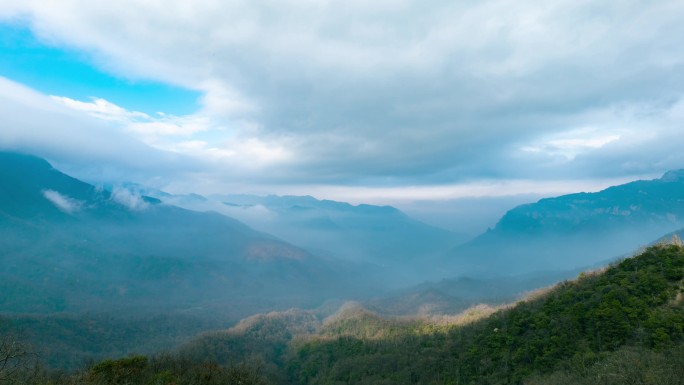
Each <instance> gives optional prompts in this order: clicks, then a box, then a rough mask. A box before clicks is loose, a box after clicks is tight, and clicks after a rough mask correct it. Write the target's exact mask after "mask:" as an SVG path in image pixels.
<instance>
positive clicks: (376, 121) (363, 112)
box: [0, 0, 684, 188]
mask: <svg viewBox="0 0 684 385" xmlns="http://www.w3.org/2000/svg"><path fill="white" fill-rule="evenodd" d="M11 3H16V2H11ZM0 15H4V17H5V18H12V17H14V18H16V17H21V18H22V20H26V21H27V22H28V23H30V25H31V28H32V30H33V31H34V32H35V33H36V34H37V35H38V36H40V37H41V38H42V39H43V40H44V41H45V42H47V43H49V44H52V45H55V46H58V47H68V48H72V49H77V50H81V51H83V52H87V53H88V54H89V57H92V58H93V59H92V60H93V63H94V64H95V65H97V66H99V67H100V68H101V69H103V70H105V71H108V72H109V73H113V74H115V75H118V76H121V77H124V78H129V79H151V80H156V81H161V82H165V83H170V84H174V85H178V86H182V87H186V88H190V89H194V90H199V91H201V92H202V93H203V95H204V96H203V97H202V99H201V102H202V108H201V109H200V110H199V111H197V113H196V114H193V115H190V116H181V117H179V116H173V115H172V111H166V112H167V113H169V115H159V116H149V115H144V114H143V115H140V114H139V113H136V112H131V111H122V110H121V109H119V108H117V107H116V106H113V105H111V103H108V102H106V101H104V100H100V99H93V100H91V101H86V102H79V101H74V100H67V99H64V98H62V99H58V100H60V101H62V102H63V103H65V104H68V105H70V106H71V107H72V108H77V109H81V110H82V111H84V112H87V113H89V114H91V115H93V116H96V117H98V118H100V119H103V120H110V121H112V120H113V121H116V122H119V124H122V125H123V126H124V127H126V130H128V131H127V132H128V133H130V134H131V135H134V136H135V137H137V138H138V139H140V140H143V141H144V142H145V143H147V144H150V145H152V146H154V147H156V148H158V149H162V150H169V151H172V152H175V153H179V154H187V155H190V156H192V157H194V158H198V159H202V160H203V161H204V162H205V163H204V164H203V166H206V167H207V168H206V169H205V170H204V171H202V172H199V171H198V173H197V174H196V177H200V176H201V177H202V178H205V182H203V183H206V184H214V185H217V186H218V185H219V184H220V183H222V181H223V183H224V186H226V187H224V188H227V186H229V185H230V183H237V181H239V182H240V183H252V184H255V185H258V184H261V185H265V184H269V185H271V186H278V185H283V186H285V185H290V184H301V185H331V186H340V185H342V186H369V187H378V188H384V187H401V186H409V185H426V186H434V185H445V186H450V185H454V184H465V185H467V183H471V182H473V181H477V180H492V179H494V180H496V179H510V180H540V179H549V178H550V179H554V180H562V179H576V180H583V179H587V178H594V177H616V178H619V177H628V176H635V175H643V174H654V173H660V172H662V171H663V170H664V169H665V168H677V167H682V164H683V163H682V161H684V159H682V157H681V156H679V155H677V154H679V153H680V151H677V150H676V149H677V148H681V147H682V146H683V145H684V136H682V135H677V133H678V132H681V124H680V123H679V122H680V121H681V119H678V118H675V117H679V118H681V115H682V110H684V109H683V108H682V107H681V106H682V100H683V99H682V97H683V96H684V49H683V48H684V47H683V45H684V43H683V42H682V40H681V38H680V36H682V35H684V24H682V23H681V18H682V16H683V15H684V3H682V2H681V1H651V2H640V1H637V2H609V3H608V2H599V1H579V2H578V1H571V0H561V1H554V2H552V3H545V4H540V3H539V2H536V1H517V2H511V1H507V0H489V1H481V2H452V1H432V2H429V3H425V2H420V1H417V0H399V1H379V2H375V1H374V2H361V1H346V2H337V1H329V0H310V1H308V0H307V1H279V2H253V1H240V0H236V1H230V2H221V1H211V0H206V1H196V2H193V3H192V4H191V5H188V2H186V1H181V0H169V1H165V2H164V3H163V4H161V3H160V2H140V1H134V0H122V1H119V2H116V4H107V5H106V6H104V5H102V4H101V3H98V2H92V1H85V0H63V1H60V2H44V1H38V0H35V1H33V0H27V1H25V2H22V5H21V6H19V5H16V4H10V3H7V4H4V3H0ZM0 17H2V16H0ZM677 114H679V115H677ZM665 150H667V151H665ZM668 151H673V152H668ZM611 168H612V171H611ZM195 185H197V184H195Z"/></svg>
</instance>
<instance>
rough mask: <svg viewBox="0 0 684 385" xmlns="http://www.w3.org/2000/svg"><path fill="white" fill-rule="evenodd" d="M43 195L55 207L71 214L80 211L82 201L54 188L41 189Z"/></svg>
mask: <svg viewBox="0 0 684 385" xmlns="http://www.w3.org/2000/svg"><path fill="white" fill-rule="evenodd" d="M43 196H44V197H45V199H47V200H49V201H50V202H51V203H52V204H53V205H55V207H57V208H58V209H60V210H61V211H63V212H65V213H67V214H73V213H76V212H78V211H81V209H82V208H83V202H82V201H79V200H77V199H73V198H70V197H68V196H66V195H64V194H61V193H59V192H57V191H55V190H43Z"/></svg>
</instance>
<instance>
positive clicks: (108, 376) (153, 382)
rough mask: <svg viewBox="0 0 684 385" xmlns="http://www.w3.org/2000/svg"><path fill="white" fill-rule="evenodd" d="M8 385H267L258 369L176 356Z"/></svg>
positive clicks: (25, 375) (105, 364) (29, 373)
mask: <svg viewBox="0 0 684 385" xmlns="http://www.w3.org/2000/svg"><path fill="white" fill-rule="evenodd" d="M0 383H3V384H4V383H7V384H22V385H24V384H41V385H57V384H60V385H76V384H79V385H180V384H183V385H238V384H239V385H266V383H267V382H266V381H265V380H264V378H263V376H262V375H261V374H260V371H259V369H258V368H257V367H254V366H250V365H246V364H238V365H232V366H222V365H218V364H216V363H213V362H207V361H193V360H190V359H187V358H184V357H181V356H177V355H160V356H155V357H152V358H148V357H146V356H139V355H138V356H131V357H126V358H121V359H117V360H105V361H102V362H99V363H97V364H95V365H93V366H92V367H90V368H89V369H87V370H84V371H77V372H73V373H60V372H54V371H47V370H42V369H34V370H26V371H23V372H18V373H16V374H15V375H14V376H13V377H12V378H9V379H7V381H6V382H2V381H0Z"/></svg>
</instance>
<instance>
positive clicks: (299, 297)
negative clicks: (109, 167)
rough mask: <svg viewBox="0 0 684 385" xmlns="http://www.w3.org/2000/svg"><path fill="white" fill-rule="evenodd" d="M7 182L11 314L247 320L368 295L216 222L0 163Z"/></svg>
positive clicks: (38, 163)
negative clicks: (196, 315)
mask: <svg viewBox="0 0 684 385" xmlns="http://www.w3.org/2000/svg"><path fill="white" fill-rule="evenodd" d="M0 181H2V182H1V184H0V251H1V252H0V291H2V293H3V296H2V299H0V306H2V309H3V311H6V312H7V311H16V312H36V311H37V312H53V311H101V310H106V311H116V310H117V309H128V310H132V311H133V310H135V311H142V312H152V311H155V310H159V309H161V308H170V309H186V308H190V307H192V308H194V309H196V310H198V311H202V310H204V311H206V312H213V311H216V309H220V311H221V312H223V313H228V315H229V317H228V318H232V319H239V318H242V317H244V316H246V315H249V314H253V313H254V312H256V311H264V310H270V309H272V308H280V307H284V306H285V307H287V306H293V305H309V304H311V303H312V301H313V303H315V302H316V301H320V300H322V299H324V298H326V296H328V295H330V296H333V295H337V294H340V293H344V294H349V293H350V292H351V291H354V290H363V286H362V285H360V286H359V288H358V289H357V288H355V287H354V284H355V283H356V281H354V280H353V279H347V278H342V277H344V276H345V275H346V274H347V273H348V272H349V271H350V269H352V267H351V266H350V265H348V264H340V263H337V262H336V261H334V260H330V259H322V258H319V257H316V256H314V255H312V254H311V253H309V252H307V251H305V250H303V249H301V248H298V247H295V246H293V245H291V244H289V243H286V242H284V241H281V240H279V239H278V238H276V237H274V236H271V235H268V234H265V233H262V232H258V231H255V230H253V229H251V228H250V227H248V226H246V225H245V224H243V223H241V222H239V221H237V220H235V219H232V218H229V217H227V216H224V215H221V214H218V213H212V212H194V211H190V210H186V209H182V208H179V207H175V206H170V205H166V204H162V203H161V201H160V200H158V199H156V198H150V197H146V196H141V195H137V194H135V193H133V192H131V191H129V190H126V189H113V191H109V190H106V189H101V188H97V187H95V186H92V185H89V184H87V183H84V182H82V181H79V180H77V179H75V178H72V177H70V176H68V175H65V174H63V173H61V172H60V171H58V170H56V169H54V168H53V167H52V166H51V165H50V164H49V163H48V162H47V161H45V160H43V159H40V158H36V157H33V156H29V155H23V154H17V153H9V152H2V153H0ZM350 274H351V273H350ZM354 276H359V275H358V274H357V275H354ZM347 289H349V290H348V291H345V290H347Z"/></svg>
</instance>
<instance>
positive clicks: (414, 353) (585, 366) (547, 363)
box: [23, 245, 684, 385]
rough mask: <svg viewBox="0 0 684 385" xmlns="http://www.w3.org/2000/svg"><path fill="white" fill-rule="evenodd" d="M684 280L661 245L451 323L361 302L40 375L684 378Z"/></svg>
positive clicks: (675, 254)
mask: <svg viewBox="0 0 684 385" xmlns="http://www.w3.org/2000/svg"><path fill="white" fill-rule="evenodd" d="M683 278H684V248H683V247H681V246H679V245H659V246H654V247H651V248H649V249H647V250H645V251H644V252H643V253H642V254H640V255H638V256H636V257H632V258H627V259H625V260H623V261H621V262H619V263H616V264H614V265H612V266H610V267H608V268H607V269H605V270H604V271H601V272H593V273H584V274H581V275H580V276H579V277H578V278H577V279H576V280H573V281H566V282H563V283H560V284H558V285H557V286H556V287H554V288H552V289H549V290H546V291H543V292H537V293H536V294H534V295H531V296H529V297H528V298H527V299H525V300H522V301H520V302H518V303H516V304H515V305H509V306H504V307H501V308H500V309H499V310H496V309H492V308H482V307H481V308H477V309H473V310H470V311H468V312H465V313H464V314H462V315H461V316H460V317H452V318H442V319H435V318H433V319H397V318H393V319H390V318H384V317H381V316H378V315H376V314H374V313H372V312H370V311H367V310H364V309H363V308H361V307H359V306H351V307H346V308H343V309H342V310H341V311H340V312H338V313H337V314H335V315H333V316H329V317H327V318H326V319H322V317H321V315H320V314H316V313H314V312H307V311H294V310H293V311H288V312H280V313H271V314H268V315H261V316H256V317H251V318H250V319H248V320H245V321H243V322H242V323H241V324H239V325H237V326H235V327H234V328H232V329H230V330H227V331H223V332H216V333H209V334H205V335H204V336H203V337H201V338H200V339H197V340H195V341H194V342H191V343H188V344H185V345H183V347H182V348H181V349H180V350H177V351H175V352H174V353H173V354H172V355H168V354H161V355H154V356H151V357H149V358H148V357H144V356H139V357H137V358H135V357H130V358H127V359H122V360H119V361H105V362H102V363H99V364H96V365H94V366H91V367H90V368H89V369H87V370H86V371H82V372H78V373H74V374H70V375H62V376H61V377H59V378H58V377H55V376H56V375H55V374H50V373H48V372H44V373H40V376H43V377H42V378H43V380H44V381H47V380H46V379H48V378H51V377H50V376H52V378H53V379H55V380H54V381H56V382H53V383H76V382H73V381H75V380H74V379H75V378H80V379H85V380H83V381H86V380H87V381H86V382H87V383H93V384H110V383H111V384H114V383H131V384H138V383H140V384H143V383H145V384H148V383H155V384H171V383H185V382H183V381H184V380H183V379H189V378H190V377H187V376H191V373H195V374H192V375H194V376H195V377H192V381H193V382H192V383H197V384H213V383H217V382H215V381H217V380H216V379H217V378H221V379H223V380H225V381H228V382H220V383H262V382H263V381H266V382H267V383H275V384H540V385H543V384H585V383H586V384H622V383H625V382H624V376H625V375H626V373H633V375H630V376H632V377H633V382H631V383H635V384H664V385H667V384H681V383H682V379H684V375H682V374H684V344H683V342H684V294H683V291H682V290H683V286H682V282H683ZM183 367H185V368H186V369H187V370H180V369H179V368H183ZM23 373H24V374H26V373H27V372H23ZM131 373H133V374H131ZM135 373H137V374H135ZM134 374H135V375H134ZM121 376H124V377H125V381H124V380H122V378H124V377H121ZM184 376H185V377H184ZM230 376H238V377H239V376H244V378H245V382H235V381H233V382H230V380H228V378H231V377H230ZM238 377H234V378H238ZM632 377H630V378H631V379H632ZM36 378H38V377H36ZM247 379H249V380H247ZM223 380H222V381H223ZM70 381H71V382H70ZM121 381H124V382H121ZM179 381H180V382H179Z"/></svg>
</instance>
